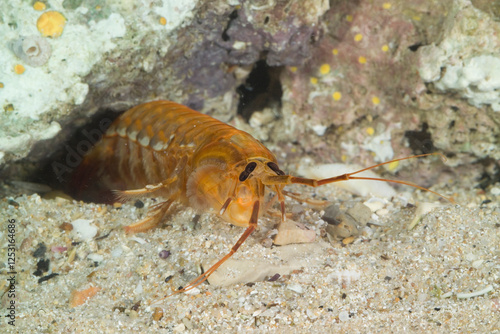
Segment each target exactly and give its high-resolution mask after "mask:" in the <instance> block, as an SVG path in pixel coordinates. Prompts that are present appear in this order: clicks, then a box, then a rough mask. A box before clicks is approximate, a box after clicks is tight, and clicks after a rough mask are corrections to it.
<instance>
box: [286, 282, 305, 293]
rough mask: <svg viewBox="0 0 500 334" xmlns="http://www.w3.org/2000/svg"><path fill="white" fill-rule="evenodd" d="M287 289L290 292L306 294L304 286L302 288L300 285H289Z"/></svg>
mask: <svg viewBox="0 0 500 334" xmlns="http://www.w3.org/2000/svg"><path fill="white" fill-rule="evenodd" d="M286 288H287V289H288V290H292V291H294V292H297V293H302V292H304V289H302V286H300V284H289V285H288V286H287V287H286Z"/></svg>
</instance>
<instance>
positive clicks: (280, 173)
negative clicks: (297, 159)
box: [267, 162, 285, 175]
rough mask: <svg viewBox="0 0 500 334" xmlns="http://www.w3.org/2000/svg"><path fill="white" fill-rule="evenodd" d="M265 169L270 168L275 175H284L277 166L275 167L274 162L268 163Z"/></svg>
mask: <svg viewBox="0 0 500 334" xmlns="http://www.w3.org/2000/svg"><path fill="white" fill-rule="evenodd" d="M267 167H269V168H271V169H272V170H273V171H274V172H275V173H276V174H277V175H285V172H284V171H282V170H281V169H280V168H279V167H278V165H276V164H275V163H274V162H268V163H267Z"/></svg>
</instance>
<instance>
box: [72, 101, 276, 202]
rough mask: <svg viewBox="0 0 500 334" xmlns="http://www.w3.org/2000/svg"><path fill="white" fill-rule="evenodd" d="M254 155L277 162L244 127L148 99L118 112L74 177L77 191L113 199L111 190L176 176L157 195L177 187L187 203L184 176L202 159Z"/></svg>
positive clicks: (230, 161) (230, 159) (231, 159)
mask: <svg viewBox="0 0 500 334" xmlns="http://www.w3.org/2000/svg"><path fill="white" fill-rule="evenodd" d="M195 153H198V154H197V155H196V156H197V157H198V158H197V160H194V159H193V157H194V156H195ZM252 156H262V157H266V158H269V159H271V160H273V161H275V158H274V156H273V155H272V153H271V152H269V151H268V150H267V148H265V147H264V146H263V145H262V144H261V143H260V142H258V141H257V140H255V139H254V138H253V137H251V136H250V135H249V134H247V133H246V132H243V131H240V130H237V129H235V128H233V127H232V126H230V125H227V124H225V123H223V122H220V121H218V120H216V119H214V118H212V117H210V116H208V115H204V114H201V113H199V112H197V111H194V110H191V109H189V108H187V107H185V106H182V105H180V104H177V103H174V102H170V101H154V102H149V103H145V104H141V105H138V106H136V107H134V108H132V109H130V110H128V111H127V112H125V113H124V114H123V115H121V116H120V117H118V118H117V119H116V120H115V121H114V122H113V123H112V124H111V126H110V128H109V129H108V131H107V132H106V134H105V135H104V136H103V138H102V140H101V141H100V142H99V143H98V144H97V145H96V146H95V147H94V148H93V149H92V150H91V151H90V152H89V153H88V154H87V155H86V156H85V158H84V160H83V162H82V164H81V165H80V166H79V167H78V169H77V171H76V173H75V174H74V177H73V180H74V182H73V185H74V187H75V188H76V189H75V190H76V195H75V196H76V197H77V198H81V199H85V200H89V201H101V202H112V201H114V200H115V199H114V198H113V196H112V195H111V193H110V190H126V189H138V188H143V187H144V186H146V185H151V184H157V183H159V182H161V181H164V180H167V179H171V178H173V177H174V176H177V180H176V181H175V182H174V183H172V185H171V186H169V187H168V188H167V189H166V190H165V191H169V193H163V194H159V195H162V196H164V197H170V196H171V195H172V193H173V192H178V193H179V196H180V197H179V200H180V201H184V202H185V201H186V199H185V193H186V190H185V189H186V183H187V178H188V176H189V174H190V173H191V172H192V171H193V170H194V169H196V168H197V167H198V166H197V164H199V163H200V159H202V158H203V159H215V160H219V162H220V163H221V164H225V165H227V166H228V168H231V167H232V166H231V164H236V163H238V162H240V161H243V160H245V159H246V158H248V157H252Z"/></svg>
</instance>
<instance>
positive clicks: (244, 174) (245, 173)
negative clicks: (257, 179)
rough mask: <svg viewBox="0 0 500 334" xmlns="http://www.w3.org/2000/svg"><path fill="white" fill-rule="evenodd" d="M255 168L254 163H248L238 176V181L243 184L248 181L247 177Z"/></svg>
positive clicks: (255, 164)
mask: <svg viewBox="0 0 500 334" xmlns="http://www.w3.org/2000/svg"><path fill="white" fill-rule="evenodd" d="M255 167H257V163H256V162H250V163H248V165H247V166H246V167H245V170H244V171H243V172H241V174H240V177H239V179H240V181H241V182H243V181H245V180H246V179H248V177H249V176H250V174H251V173H252V172H253V170H254V169H255Z"/></svg>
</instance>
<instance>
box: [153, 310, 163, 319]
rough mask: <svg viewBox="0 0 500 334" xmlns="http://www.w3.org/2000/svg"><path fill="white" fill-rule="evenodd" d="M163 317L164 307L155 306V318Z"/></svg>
mask: <svg viewBox="0 0 500 334" xmlns="http://www.w3.org/2000/svg"><path fill="white" fill-rule="evenodd" d="M161 318H163V309H162V308H161V307H155V310H154V312H153V320H154V321H160V319H161Z"/></svg>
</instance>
